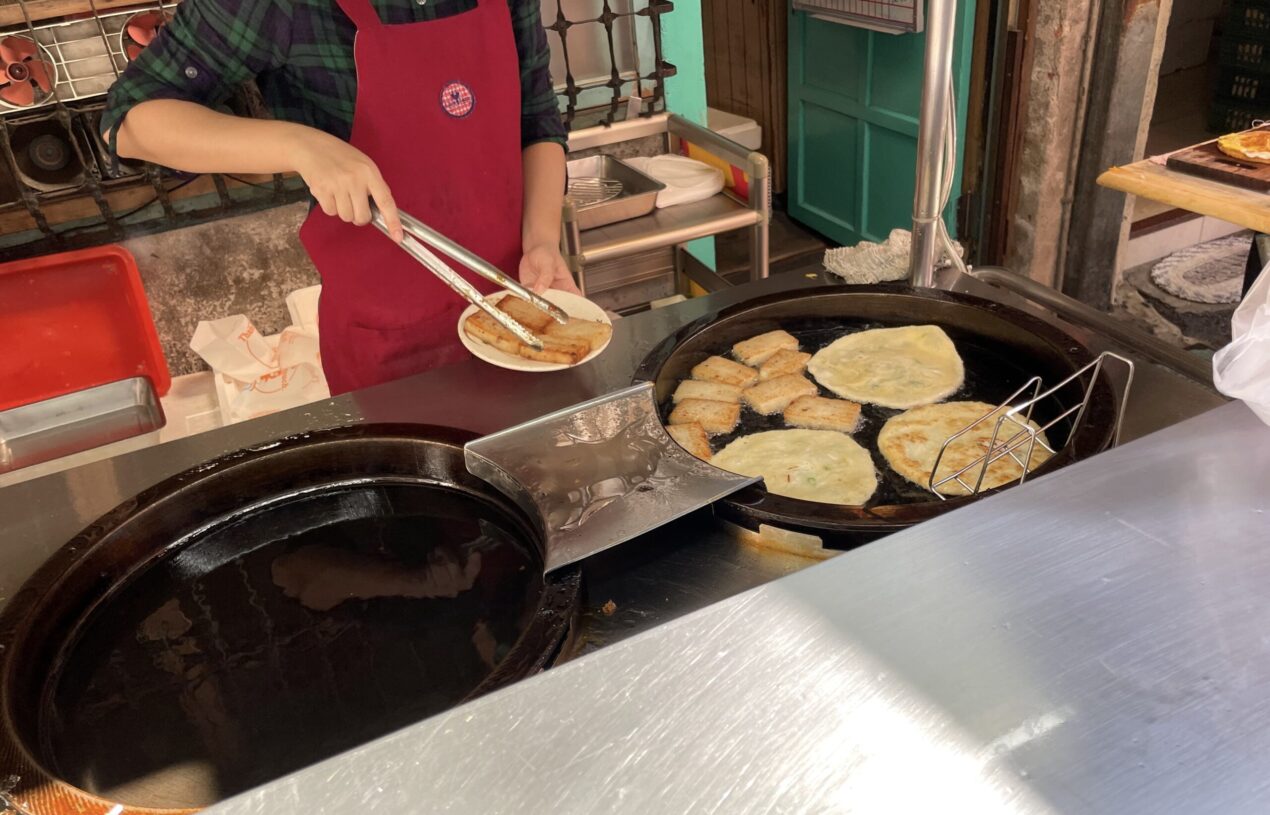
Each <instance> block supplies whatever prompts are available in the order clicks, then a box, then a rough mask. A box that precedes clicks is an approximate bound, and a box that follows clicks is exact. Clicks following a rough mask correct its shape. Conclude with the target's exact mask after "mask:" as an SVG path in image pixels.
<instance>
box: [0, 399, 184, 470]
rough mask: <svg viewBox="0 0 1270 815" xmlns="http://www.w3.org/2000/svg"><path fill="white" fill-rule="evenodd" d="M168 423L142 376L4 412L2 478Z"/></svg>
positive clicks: (0, 421)
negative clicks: (18, 470) (34, 465)
mask: <svg viewBox="0 0 1270 815" xmlns="http://www.w3.org/2000/svg"><path fill="white" fill-rule="evenodd" d="M164 422H165V419H164V417H163V408H162V406H160V404H159V397H158V395H157V394H155V392H154V387H153V386H152V385H151V384H150V380H149V379H147V378H145V377H143V376H138V377H133V378H132V379H123V380H120V381H118V382H111V383H109V384H106V385H98V386H97V387H95V388H87V389H85V390H82V391H76V392H74V393H68V394H66V395H65V396H57V397H54V398H52V399H45V400H44V401H42V402H35V403H33V404H30V405H22V406H21V407H15V408H10V409H9V410H4V411H0V473H7V472H10V471H12V470H17V469H21V468H22V467H29V466H31V465H33V464H39V463H41V462H44V461H51V460H52V459H55V458H61V457H62V456H69V455H71V454H73V453H80V452H83V451H85V450H91V449H92V448H94V447H100V446H102V445H103V444H110V443H111V442H116V441H122V440H124V439H130V438H133V437H134V436H140V435H143V434H145V433H150V432H153V431H155V430H158V429H160V428H162V427H163V425H164Z"/></svg>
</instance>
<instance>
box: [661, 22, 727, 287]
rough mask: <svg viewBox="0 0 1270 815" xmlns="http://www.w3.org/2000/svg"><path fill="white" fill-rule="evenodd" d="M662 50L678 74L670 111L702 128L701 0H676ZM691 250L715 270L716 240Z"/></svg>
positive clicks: (669, 94) (669, 87) (670, 83)
mask: <svg viewBox="0 0 1270 815" xmlns="http://www.w3.org/2000/svg"><path fill="white" fill-rule="evenodd" d="M661 21H662V31H661V36H662V49H663V51H664V52H665V56H666V61H667V62H669V63H671V64H672V65H674V66H675V68H676V69H677V73H676V74H675V75H674V76H672V77H670V78H669V79H667V80H666V108H667V109H668V110H670V111H671V112H672V113H678V114H679V115H680V116H683V117H684V118H685V119H688V120H690V121H693V122H696V123H697V124H699V125H704V124H705V123H706V57H705V46H704V39H703V37H702V35H701V0H675V10H674V11H672V12H671V13H669V14H666V15H664V16H662V18H661ZM688 251H689V252H691V253H692V255H693V256H694V257H695V258H697V260H700V261H701V262H702V263H704V264H706V265H707V266H709V267H710V268H711V269H713V268H714V238H703V239H702V240H699V241H693V242H692V243H690V244H688Z"/></svg>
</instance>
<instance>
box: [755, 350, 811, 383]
mask: <svg viewBox="0 0 1270 815" xmlns="http://www.w3.org/2000/svg"><path fill="white" fill-rule="evenodd" d="M810 360H811V354H808V353H807V352H805V351H791V350H789V349H788V348H782V349H781V350H779V351H777V352H776V353H775V354H772V355H771V356H770V357H768V359H767V361H766V362H764V363H763V364H762V365H760V366H759V369H758V378H759V381H760V382H762V381H763V380H766V379H775V378H776V377H778V376H789V375H790V374H800V373H802V372H803V371H805V370H807V363H808V361H810Z"/></svg>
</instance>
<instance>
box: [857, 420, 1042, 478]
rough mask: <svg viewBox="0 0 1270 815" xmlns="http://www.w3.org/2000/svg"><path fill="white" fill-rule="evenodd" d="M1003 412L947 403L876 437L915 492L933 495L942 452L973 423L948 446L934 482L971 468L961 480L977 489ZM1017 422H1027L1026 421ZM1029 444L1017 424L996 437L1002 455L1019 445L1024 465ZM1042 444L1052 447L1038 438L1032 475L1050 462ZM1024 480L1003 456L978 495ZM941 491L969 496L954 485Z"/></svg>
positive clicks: (894, 423) (1011, 460)
mask: <svg viewBox="0 0 1270 815" xmlns="http://www.w3.org/2000/svg"><path fill="white" fill-rule="evenodd" d="M1003 410H1004V408H997V409H995V410H994V409H993V406H992V405H989V404H987V403H986V402H944V403H943V404H939V405H924V406H922V407H917V408H913V409H912V410H909V411H905V412H904V413H901V414H900V415H898V416H894V417H892V418H891V419H890V420H889V421H887V423H886V424H885V425H883V426H882V432H881V433H879V434H878V450H880V451H881V453H882V455H883V457H885V458H886V462H887V464H889V465H891V469H893V470H895V472H897V473H899V474H900V475H902V476H904V477H905V478H907V479H908V480H909V481H912V482H913V483H914V484H916V485H917V486H919V487H923V488H925V489H930V474H931V470H933V469H934V468H935V460H936V459H937V458H938V457H939V449H940V447H942V446H943V444H944V442H945V441H947V440H948V439H949V438H950V437H951V436H952V435H953V434H955V433H958V432H960V431H962V430H964V429H965V428H967V427H970V426H971V424H972V423H973V424H974V427H973V428H972V429H971V430H970V431H969V432H968V433H966V434H965V435H964V436H959V437H958V438H957V440H956V441H954V442H952V443H951V444H949V445H948V449H946V450H945V451H944V457H943V458H942V459H940V460H939V473H938V474H936V476H935V481H940V480H941V479H943V478H946V477H948V476H951V475H953V474H954V473H957V472H960V471H961V470H962V469H963V468H965V467H970V469H968V470H966V472H965V473H963V474H962V475H961V480H962V481H965V482H966V483H967V484H969V485H970V487H971V489H973V488H974V486H975V484H976V482H978V480H979V474H980V473H981V472H982V471H983V462H982V461H979V459H982V458H983V456H984V455H985V454H986V453H987V452H988V446H989V444H991V443H992V434H993V432H994V431H995V430H996V425H997V420H998V419H1000V418H1001V413H1002V411H1003ZM989 414H990V415H989ZM1018 418H1019V421H1023V417H1021V416H1020V417H1018ZM1030 424H1031V426H1032V428H1033V429H1035V430H1037V431H1040V428H1039V427H1037V425H1036V424H1035V423H1034V422H1033V423H1030ZM1020 434H1021V435H1020ZM1016 436H1017V438H1016ZM1029 441H1030V439H1029V434H1028V433H1026V431H1024V430H1023V427H1022V426H1021V425H1020V424H1017V423H1016V422H1015V421H1014V420H1013V419H1006V420H1005V421H1003V422H1002V423H1001V430H1000V433H999V434H998V436H997V448H998V451H1000V450H1001V449H1002V446H1003V445H1005V444H1006V443H1007V442H1009V443H1011V444H1017V445H1019V446H1018V447H1017V448H1015V449H1014V452H1015V454H1016V455H1017V456H1018V457H1019V461H1025V460H1026V457H1027V446H1028V443H1029ZM1042 442H1046V443H1048V442H1047V440H1046V438H1045V434H1044V433H1040V432H1038V433H1037V437H1036V445H1035V447H1033V448H1032V458H1031V463H1030V466H1029V467H1028V472H1032V471H1033V470H1035V469H1036V468H1037V467H1039V466H1040V465H1041V464H1043V463H1045V462H1046V461H1047V460H1048V459H1049V458H1050V456H1051V453H1050V452H1049V450H1047V449H1046V448H1044V447H1042V446H1041V443H1042ZM971 465H973V466H971ZM1022 475H1023V468H1022V467H1020V466H1019V463H1018V461H1015V460H1014V458H1013V457H1011V456H1010V455H1005V456H1001V457H1000V458H997V459H996V460H995V461H993V462H992V464H991V465H989V467H988V471H987V473H986V474H984V478H983V485H982V486H981V487H980V490H981V491H982V490H990V489H995V488H996V487H1000V486H1003V485H1005V484H1009V483H1012V482H1014V481H1018V480H1019V478H1020V477H1021V476H1022ZM938 491H939V492H940V493H941V494H942V495H968V494H969V493H970V490H967V489H966V488H965V487H963V486H962V485H961V484H958V483H957V482H956V481H955V480H950V481H947V482H945V483H943V484H940V485H939V486H938Z"/></svg>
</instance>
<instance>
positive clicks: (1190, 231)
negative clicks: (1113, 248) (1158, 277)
mask: <svg viewBox="0 0 1270 815" xmlns="http://www.w3.org/2000/svg"><path fill="white" fill-rule="evenodd" d="M1242 229H1243V227H1241V226H1239V225H1237V224H1232V223H1228V222H1226V221H1220V220H1218V219H1216V218H1209V217H1207V216H1198V215H1197V216H1195V217H1192V218H1188V219H1187V220H1185V221H1182V222H1181V223H1178V224H1175V225H1173V226H1167V227H1164V228H1163V229H1158V230H1155V231H1154V232H1148V233H1146V234H1144V235H1138V236H1136V237H1133V238H1130V240H1129V242H1128V244H1126V245H1125V248H1124V251H1123V252H1121V253H1120V258H1119V266H1120V268H1121V269H1131V268H1133V267H1134V266H1141V265H1142V264H1144V263H1151V262H1153V261H1156V260H1159V259H1161V258H1163V257H1166V256H1168V255H1170V254H1172V253H1173V252H1176V251H1178V250H1179V249H1185V248H1186V247H1188V246H1194V245H1195V244H1197V243H1204V242H1205V241H1211V240H1215V239H1217V238H1223V237H1225V236H1227V235H1233V234H1235V233H1236V232H1239V231H1241V230H1242Z"/></svg>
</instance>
